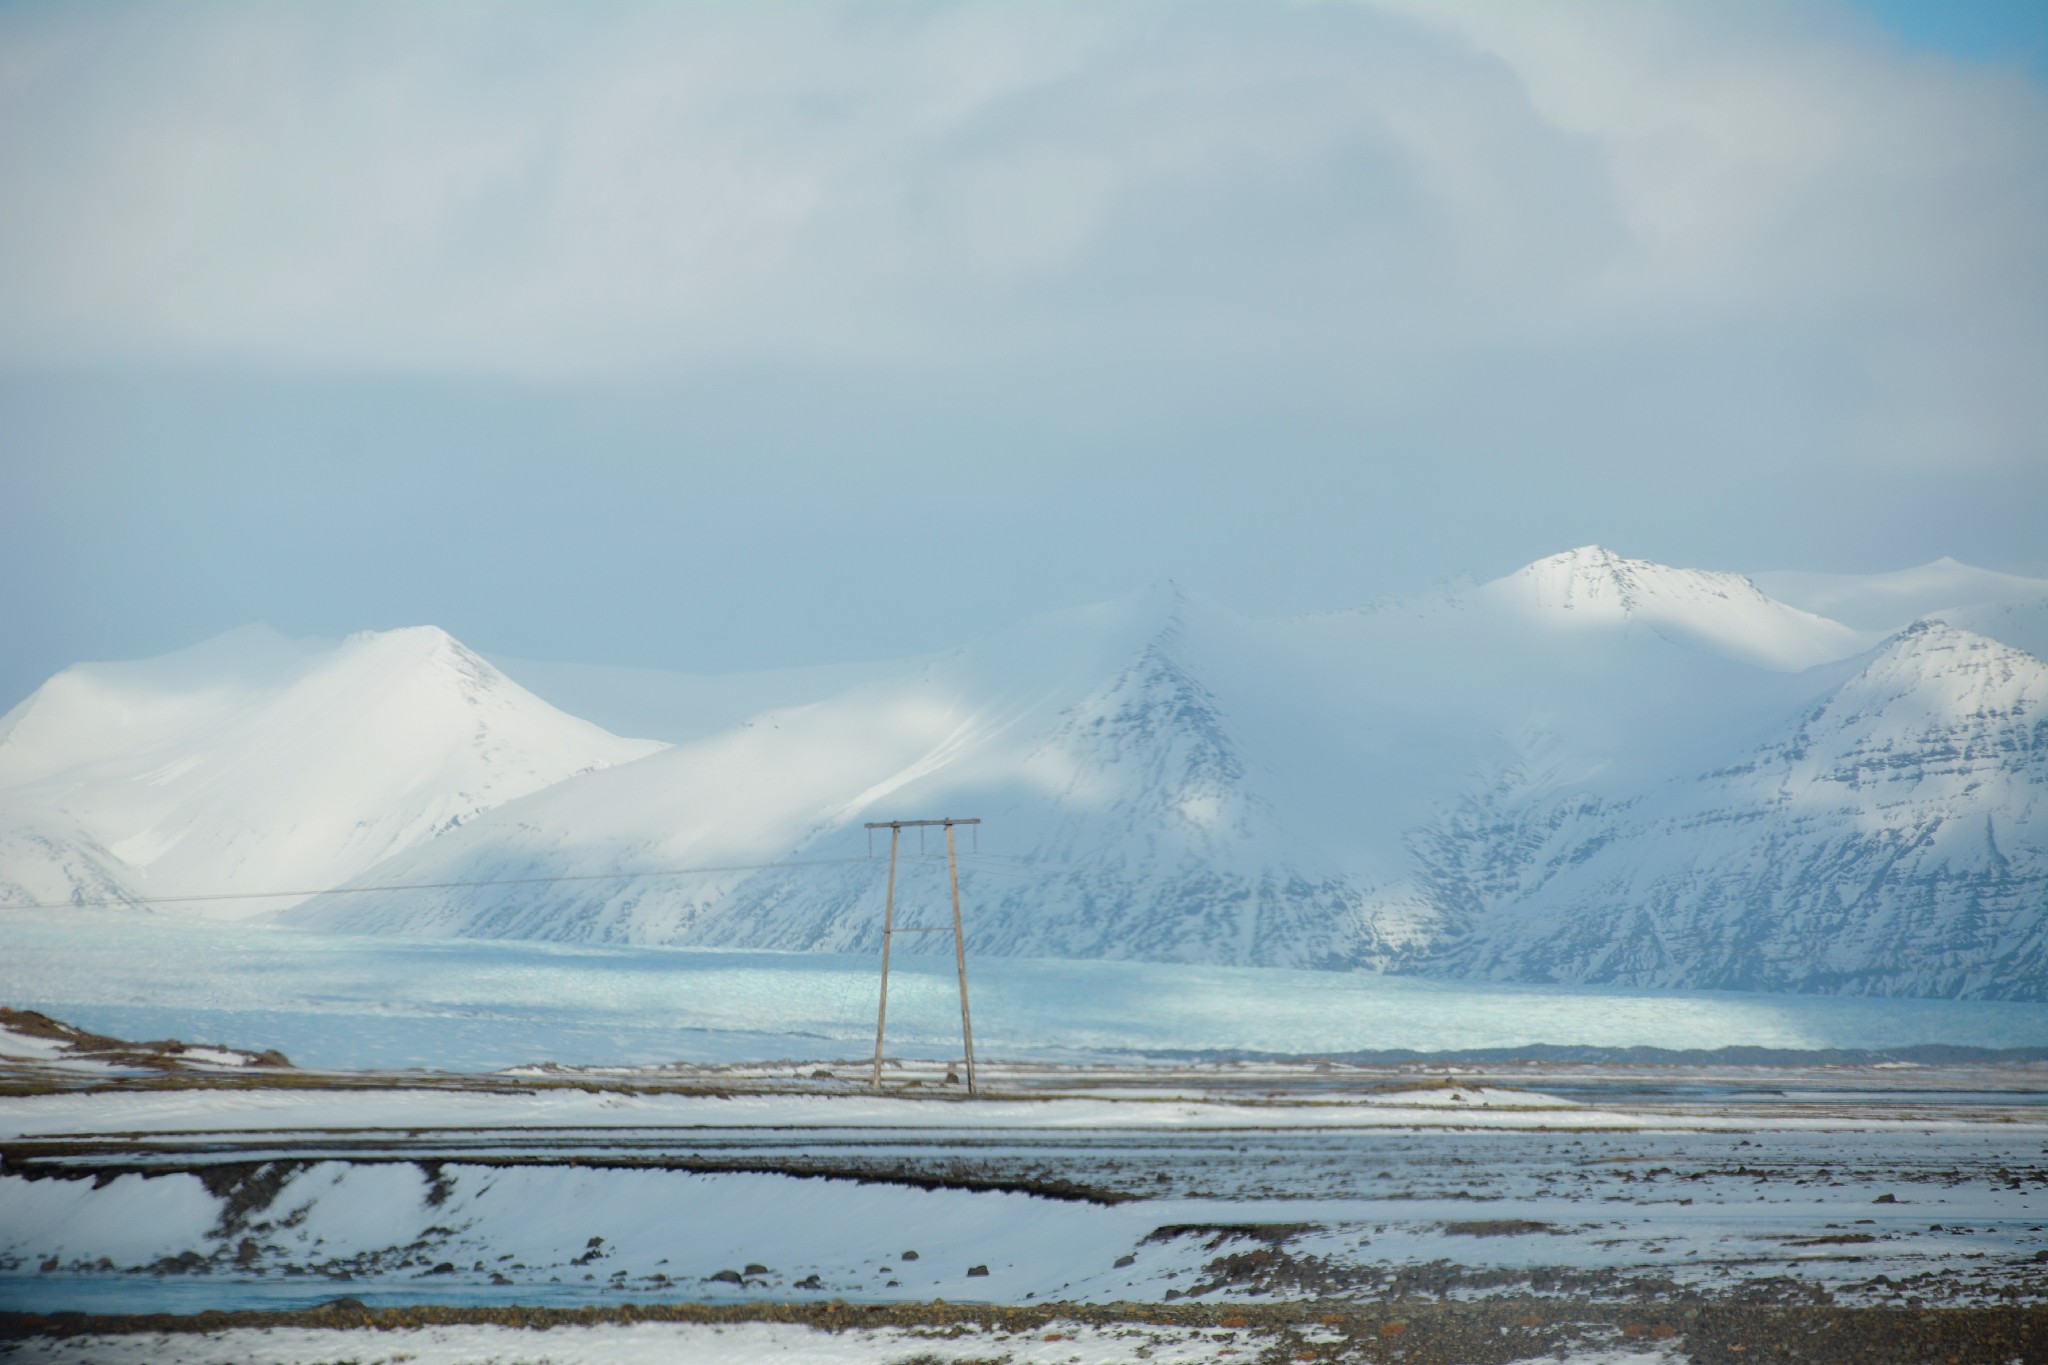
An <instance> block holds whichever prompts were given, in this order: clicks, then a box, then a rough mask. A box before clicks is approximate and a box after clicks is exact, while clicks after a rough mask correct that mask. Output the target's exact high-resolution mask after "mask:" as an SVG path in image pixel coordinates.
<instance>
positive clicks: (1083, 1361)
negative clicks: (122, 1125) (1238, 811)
mask: <svg viewBox="0 0 2048 1365" xmlns="http://www.w3.org/2000/svg"><path fill="white" fill-rule="evenodd" d="M1271 1340H1272V1334H1271V1333H1268V1332H1264V1331H1260V1330H1258V1329H1256V1328H1248V1327H1241V1328H1229V1327H1179V1326H1170V1325H1165V1324H1151V1323H1136V1322H1133V1323H1122V1324H1118V1325H1117V1326H1114V1327H1101V1326H1093V1325H1090V1324H1086V1323H1072V1322H1060V1321H1054V1322H1051V1323H1048V1324H1045V1325H1044V1326H1041V1327H1036V1328H1034V1329H1032V1330H1031V1331H1028V1332H1011V1331H1005V1330H1003V1329H1000V1328H989V1329H986V1330H968V1331H964V1332H959V1331H955V1330H953V1329H950V1328H949V1329H946V1330H933V1329H919V1328H880V1329H872V1328H870V1329H853V1330H847V1331H829V1332H828V1331H819V1330H817V1329H814V1328H809V1327H800V1326H795V1325H791V1324H786V1323H734V1324H731V1325H726V1326H711V1325H696V1324H678V1323H633V1324H630V1325H609V1324H607V1325H602V1326H594V1327H557V1328H555V1329H553V1330H551V1331H549V1332H548V1333H547V1334H546V1336H545V1337H542V1338H539V1339H536V1338H535V1336H534V1334H533V1333H531V1332H528V1331H521V1330H519V1329H516V1328H505V1327H490V1326H461V1327H422V1328H413V1329H407V1330H398V1331H383V1332H377V1333H374V1334H366V1333H363V1332H347V1331H337V1330H334V1329H321V1328H271V1329H261V1330H258V1329H243V1330H239V1331H227V1332H215V1333H209V1334H207V1335H205V1336H203V1337H202V1336H172V1335H167V1334H161V1333H148V1334H138V1335H136V1336H127V1337H108V1336H88V1337H73V1338H69V1339H62V1340H48V1339H45V1340H40V1341H32V1342H25V1343H16V1344H15V1345H14V1347H13V1350H12V1351H11V1352H10V1351H9V1350H8V1348H7V1347H5V1346H0V1357H4V1358H6V1359H9V1360H13V1361H17V1362H19V1363H20V1365H224V1363H225V1362H243V1361H248V1362H254V1361H262V1362H265V1365H332V1362H334V1361H337V1360H348V1361H353V1362H356V1363H357V1365H528V1362H533V1361H535V1360H537V1359H538V1360H545V1361H546V1362H547V1365H675V1362H678V1361H687V1362H689V1365H757V1362H760V1361H764V1360H773V1361H780V1362H783V1363H784V1365H902V1363H903V1362H905V1361H909V1360H916V1361H921V1362H932V1365H938V1363H939V1362H953V1361H959V1362H963V1365H965V1363H970V1362H971V1363H972V1365H989V1363H990V1362H994V1361H1002V1362H1005V1365H1115V1363H1118V1362H1125V1361H1131V1360H1147V1361H1150V1362H1152V1365H1193V1363H1195V1362H1212V1361H1217V1360H1220V1359H1227V1358H1229V1357H1231V1356H1239V1357H1243V1358H1247V1359H1249V1358H1254V1357H1255V1356H1256V1353H1257V1352H1258V1351H1259V1350H1260V1348H1262V1347H1265V1346H1267V1345H1268V1344H1270V1342H1271ZM1545 1358H1546V1359H1548V1360H1551V1361H1557V1362H1563V1365H1677V1362H1678V1361H1679V1360H1681V1359H1683V1357H1681V1356H1680V1355H1678V1354H1676V1352H1675V1351H1673V1350H1670V1349H1666V1348H1664V1347H1657V1348H1653V1349H1651V1350H1648V1351H1645V1350H1642V1349H1640V1348H1631V1349H1619V1348H1611V1347H1594V1348H1589V1349H1585V1350H1577V1351H1570V1352H1569V1353H1568V1354H1558V1355H1550V1354H1548V1353H1546V1357H1545Z"/></svg>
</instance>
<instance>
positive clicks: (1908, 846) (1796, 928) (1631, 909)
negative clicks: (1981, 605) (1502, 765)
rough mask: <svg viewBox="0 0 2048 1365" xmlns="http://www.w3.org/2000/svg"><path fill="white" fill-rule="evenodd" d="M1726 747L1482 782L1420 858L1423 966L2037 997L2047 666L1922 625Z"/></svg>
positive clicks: (1978, 639) (2044, 966)
mask: <svg viewBox="0 0 2048 1365" xmlns="http://www.w3.org/2000/svg"><path fill="white" fill-rule="evenodd" d="M1856 663H1858V664H1859V665H1860V667H1858V668H1857V669H1856V671H1855V672H1854V673H1853V674H1852V675H1851V676H1849V677H1848V678H1847V679H1846V680H1844V681H1842V682H1841V683H1840V684H1839V685H1837V686H1833V687H1830V688H1828V689H1827V690H1825V691H1824V692H1822V693H1821V694H1820V695H1819V696H1818V697H1817V698H1816V699H1815V700H1814V701H1813V702H1812V703H1811V704H1809V705H1808V706H1806V707H1805V708H1803V709H1802V710H1801V711H1800V712H1799V713H1798V714H1796V715H1794V716H1791V717H1788V718H1787V721H1786V723H1785V724H1784V725H1783V726H1782V727H1780V728H1779V729H1778V730H1777V731H1776V732H1775V733H1772V734H1769V735H1767V736H1764V737H1762V738H1761V739H1760V740H1759V741H1758V742H1755V743H1753V744H1750V745H1748V746H1746V747H1745V748H1742V749H1739V750H1735V751H1732V752H1731V754H1730V756H1729V759H1728V761H1726V762H1724V763H1722V764H1719V765H1716V766H1714V767H1712V768H1709V769H1705V770H1702V771H1700V772H1698V773H1694V774H1691V775H1686V776H1679V777H1673V778H1669V779H1666V780H1664V781H1662V782H1659V783H1656V784H1654V785H1651V786H1648V787H1645V788H1642V789H1639V790H1637V791H1633V792H1625V793H1618V794H1604V793H1600V792H1597V791H1594V790H1589V789H1580V790H1567V791H1560V792H1534V793H1526V794H1522V793H1515V794H1510V795H1508V796H1507V797H1506V799H1502V800H1498V801H1494V802H1489V801H1488V800H1486V799H1485V798H1484V796H1483V795H1482V796H1481V797H1479V798H1477V799H1475V800H1473V801H1472V802H1471V803H1470V804H1469V805H1468V806H1467V808H1466V810H1465V811H1463V812H1461V813H1460V815H1459V816H1458V817H1456V818H1454V819H1452V820H1451V821H1448V822H1445V823H1444V824H1442V825H1440V826H1438V827H1437V828H1436V829H1434V830H1432V831H1430V833H1429V835H1428V836H1427V838H1426V843H1425V846H1424V849H1423V852H1424V856H1425V857H1426V858H1427V859H1428V860H1429V861H1430V863H1431V865H1432V867H1433V868H1434V869H1435V870H1436V872H1437V873H1438V875H1439V878H1440V882H1439V885H1440V886H1441V887H1442V889H1443V890H1444V891H1445V893H1446V895H1447V896H1448V897H1452V898H1455V899H1457V900H1459V901H1461V902H1462V903H1463V904H1464V905H1465V906H1466V907H1467V910H1466V915H1465V918H1464V921H1463V923H1462V924H1461V925H1460V926H1459V927H1460V929H1461V931H1462V932H1461V933H1460V935H1459V936H1458V937H1457V938H1455V939H1454V940H1451V941H1449V942H1447V943H1446V944H1445V945H1444V946H1443V947H1442V948H1441V949H1440V951H1439V954H1438V956H1437V959H1436V961H1435V962H1434V963H1433V964H1432V965H1433V966H1434V968H1435V969H1437V970H1442V971H1448V972H1450V973H1452V974H1456V975H1476V976H1493V977H1501V978H1508V979H1515V980H1525V981H1526V980H1563V981H1592V982H1601V981H1606V982H1628V983H1631V984H1636V985H1671V984H1675V983H1678V982H1684V983H1685V984H1687V985H1689V986H1704V987H1731V988H1739V989H1744V990H1815V989H1818V990H1853V991H1857V992H1868V993H1883V994H1910V995H1943V996H1970V995H2016V996H2024V997H2027V998H2034V999H2039V998H2042V997H2043V994H2044V992H2048V665H2044V664H2043V663H2042V662H2041V661H2040V660H2038V659H2036V658H2034V657H2033V656H2031V655H2029V654H2026V653H2024V652H2022V651H2020V650H2017V649H2013V648H2011V647H2009V646H2006V645H2003V644H2000V643H1998V642H1997V641H1994V640H1988V639H1985V638H1983V637H1982V636H1978V635H1972V634H1970V633H1968V632H1965V631H1961V630H1957V629H1954V628H1953V627H1950V626H1946V625H1943V624H1940V623H1937V622H1925V623H1922V624H1918V625H1915V626H1911V627H1909V628H1908V629H1907V630H1905V631H1904V632H1902V633H1901V634H1899V635H1897V636H1894V637H1892V638H1891V639H1889V640H1887V641H1886V642H1885V643H1884V644H1883V645H1882V646H1880V647H1879V648H1877V649H1875V650H1872V651H1871V652H1870V653H1869V654H1868V655H1865V656H1863V657H1862V658H1860V659H1858V660H1857V661H1856Z"/></svg>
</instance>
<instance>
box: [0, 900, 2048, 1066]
mask: <svg viewBox="0 0 2048 1365" xmlns="http://www.w3.org/2000/svg"><path fill="white" fill-rule="evenodd" d="M969 970H970V977H971V983H970V984H971V988H972V999H973V1006H974V1024H975V1038H976V1044H977V1047H978V1049H979V1050H981V1051H982V1052H983V1053H984V1054H986V1055H988V1056H990V1057H1005V1058H1014V1059H1039V1060H1067V1059H1083V1058H1087V1057H1096V1056H1102V1055H1105V1054H1107V1055H1117V1054H1148V1053H1149V1054H1157V1053H1163V1052H1174V1051H1183V1052H1201V1051H1246V1052H1268V1053H1283V1054H1302V1053H1318V1054H1328V1053H1353V1052H1378V1051H1392V1050H1413V1051H1417V1052H1424V1053H1436V1052H1455V1051H1464V1050H1472V1049H1487V1048H1521V1047H1528V1046H1531V1045H1537V1044H1550V1045H1559V1046H1586V1047H1600V1048H1628V1047H1662V1048H1673V1049H1712V1048H1721V1047H1754V1048H1777V1049H1787V1050H1794V1051H1815V1050H1828V1049H1870V1050H1892V1049H1901V1048H1909V1047H1914V1046H1920V1045H1928V1044H1950V1045H1955V1046H1962V1047H1978V1048H2040V1047H2048V1005H2031V1004H2017V1003H2007V1002H1953V1001H1937V1000H1898V999H1865V998H1842V997H1827V996H1767V995H1746V994H1739V993H1734V992H1647V991H1628V990H1608V989H1589V988H1584V987H1573V988H1564V987H1543V986H1506V985H1467V984H1451V983H1445V982H1435V981H1423V980H1418V979H1414V978H1403V977H1385V976H1375V975H1371V974H1366V973H1337V972H1302V971H1284V970H1271V969H1268V970H1260V969H1245V968H1224V967H1207V966H1175V965H1164V964H1156V963H1122V962H1055V961H1044V960H1021V959H995V958H971V959H970V962H969ZM876 976H877V963H876V962H875V960H874V959H872V958H870V957H847V956H838V955H830V954H813V953H764V952H719V951H707V950H702V949H679V948H645V947H632V948H593V947H569V946H562V945H557V944H545V943H523V942H476V941H452V940H421V939H402V938H386V937H361V936H347V935H332V934H316V933H307V932H304V931H299V930H293V929H286V928H279V927H271V926H262V925H234V924H215V923H192V922H187V921H181V920H177V919H173V918H171V917H168V916H162V915H151V914H144V913H136V912H126V911H85V912H67V913H63V914H58V915H46V916H36V917H31V916H28V915H20V914H17V915H11V916H9V917H8V918H6V919H5V920H4V921H0V1001H4V1002H7V1003H11V1004H14V1005H16V1006H20V1007H24V1008H32V1009H39V1010H42V1011H44V1012H46V1013H48V1014H51V1015H54V1016H56V1017H58V1018H61V1019H66V1020H69V1021H71V1022H73V1023H77V1024H80V1025H83V1026H85V1027H87V1028H91V1029H95V1030H98V1031H101V1032H106V1033H111V1034H115V1035H118V1036H124V1037H130V1038H151V1037H179V1038H183V1039H186V1040H187V1041H208V1042H220V1043H228V1044H234V1045H241V1046H248V1047H256V1048H261V1047H277V1048H280V1049H282V1050H283V1051H284V1052H285V1053H287V1054H288V1055H289V1056H290V1057H291V1058H292V1059H293V1061H295V1062H296V1063H298V1064H299V1065H301V1066H313V1067H327V1068H372V1067H374V1068H410V1067H432V1068H440V1069H447V1070H490V1069H496V1068H502V1067H507V1066H515V1065H519V1064H522V1063H527V1062H534V1061H540V1060H552V1061H559V1062H564V1063H570V1064H593V1063H615V1064H627V1065H634V1064H644V1063H651V1062H661V1061H677V1060H688V1061H695V1062H737V1061H757V1060H768V1059H774V1058H831V1057H854V1056H858V1055H860V1054H862V1053H863V1052H866V1051H868V1050H870V1049H871V1048H872V1046H873V1038H874V1015H875V1003H876ZM889 1024H890V1032H889V1038H890V1050H891V1052H892V1053H901V1054H903V1055H906V1056H921V1057H942V1056H946V1055H948V1054H950V1053H954V1052H957V1049H958V1047H959V1041H958V1040H959V1011H958V1004H957V996H956V994H955V985H954V980H953V967H952V963H951V962H950V961H948V960H946V959H944V958H942V957H901V958H898V960H897V964H896V968H895V971H894V973H893V974H892V981H891V989H890V1005H889Z"/></svg>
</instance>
